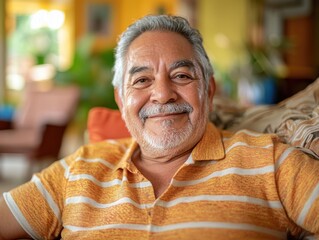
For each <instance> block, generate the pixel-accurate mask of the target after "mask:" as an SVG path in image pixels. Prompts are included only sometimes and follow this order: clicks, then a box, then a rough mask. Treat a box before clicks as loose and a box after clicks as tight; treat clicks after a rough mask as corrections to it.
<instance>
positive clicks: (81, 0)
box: [74, 0, 178, 49]
mask: <svg viewBox="0 0 319 240" xmlns="http://www.w3.org/2000/svg"><path fill="white" fill-rule="evenodd" d="M177 2H178V0H152V1H150V0H76V1H74V9H75V18H76V20H75V22H76V25H75V32H76V38H77V39H78V38H80V37H81V36H83V35H84V34H85V31H86V21H87V13H86V8H87V6H88V5H89V4H94V3H98V4H103V3H105V4H107V5H109V6H110V7H111V8H112V13H113V15H112V21H113V29H112V33H111V34H110V36H106V37H98V38H97V42H96V48H97V49H101V48H105V47H114V46H115V44H116V40H117V38H118V36H119V35H120V34H121V33H122V32H123V31H124V30H125V29H126V28H127V27H128V25H130V24H131V23H132V22H133V21H134V20H136V19H138V18H140V17H142V16H144V15H146V14H156V13H158V10H159V9H160V8H164V9H165V12H166V13H171V14H174V13H176V8H177Z"/></svg>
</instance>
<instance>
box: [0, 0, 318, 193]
mask: <svg viewBox="0 0 319 240" xmlns="http://www.w3.org/2000/svg"><path fill="white" fill-rule="evenodd" d="M162 13H169V14H174V15H175V14H177V15H181V16H183V17H185V18H187V19H188V20H189V21H190V23H191V24H192V25H193V26H194V27H196V28H198V29H199V30H200V31H201V33H202V35H203V38H204V45H205V47H206V49H207V52H208V55H209V57H210V59H211V60H212V64H213V66H214V69H215V78H216V81H217V86H218V91H217V94H218V95H219V96H221V97H224V98H225V99H230V100H232V101H234V102H236V103H238V104H240V105H241V106H244V107H247V106H254V105H261V104H276V103H278V102H280V101H282V100H284V99H286V98H287V97H290V96H292V95H293V94H295V93H297V92H298V91H300V90H302V89H304V88H305V87H306V86H307V85H309V84H310V83H312V82H314V81H315V80H316V78H317V77H318V75H319V1H316V0H223V1H220V0H0V193H2V192H3V191H7V190H9V189H10V188H12V187H14V186H16V185H17V184H21V183H23V182H24V181H26V180H29V179H30V177H31V174H32V173H33V172H35V171H39V170H41V169H42V168H43V167H45V166H47V165H48V164H50V163H52V162H53V161H55V160H57V159H59V158H62V157H63V156H65V155H67V154H70V153H72V152H73V151H75V150H76V149H77V148H78V147H79V146H81V145H82V144H84V143H86V142H87V136H86V123H87V115H88V111H89V109H91V108H92V107H95V106H103V107H109V108H112V109H116V108H117V106H116V104H115V101H114V96H113V87H112V85H111V80H112V66H113V62H114V56H113V51H114V47H115V45H116V40H117V38H118V36H119V34H120V33H121V32H123V31H124V30H125V29H126V28H127V26H128V25H129V24H130V23H132V22H133V21H134V20H136V19H137V18H139V17H142V16H144V15H146V14H162Z"/></svg>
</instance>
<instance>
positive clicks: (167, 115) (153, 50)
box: [120, 31, 212, 152]
mask: <svg viewBox="0 0 319 240" xmlns="http://www.w3.org/2000/svg"><path fill="white" fill-rule="evenodd" d="M126 62H127V66H126V68H125V72H124V76H125V77H124V84H123V85H124V86H123V99H122V104H120V105H122V109H121V110H122V113H123V117H124V120H125V121H126V124H127V127H128V129H129V130H130V132H131V134H132V136H133V137H135V138H136V140H137V141H138V143H139V144H140V145H141V147H142V149H143V148H144V149H150V150H152V151H156V150H159V151H175V152H180V151H182V150H183V149H184V150H187V148H189V149H190V148H192V147H194V145H195V144H196V143H197V142H198V141H199V140H200V138H201V137H202V135H203V133H204V130H205V127H206V123H207V119H208V108H209V106H210V105H209V104H210V102H211V101H210V100H209V98H208V95H207V93H206V91H205V83H204V79H203V75H202V72H201V70H200V66H199V65H198V63H197V61H196V60H195V52H194V50H193V49H192V46H191V44H190V43H189V42H188V41H187V40H186V39H185V38H184V37H183V36H181V35H179V34H176V33H172V32H160V31H152V32H146V33H143V34H141V35H140V36H139V37H138V38H136V39H135V40H134V41H133V42H132V44H131V45H130V47H129V49H128V53H127V61H126ZM208 93H209V94H210V95H212V91H208Z"/></svg>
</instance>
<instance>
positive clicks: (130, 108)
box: [123, 92, 143, 115]
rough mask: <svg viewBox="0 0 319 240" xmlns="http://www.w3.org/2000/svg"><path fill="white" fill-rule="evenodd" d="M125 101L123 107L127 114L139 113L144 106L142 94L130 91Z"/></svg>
mask: <svg viewBox="0 0 319 240" xmlns="http://www.w3.org/2000/svg"><path fill="white" fill-rule="evenodd" d="M124 99H125V103H124V104H123V109H124V111H123V112H124V113H125V114H129V115H135V114H137V115H138V112H139V111H140V109H141V108H142V107H143V96H142V94H137V93H133V92H130V93H128V94H126V96H125V97H124Z"/></svg>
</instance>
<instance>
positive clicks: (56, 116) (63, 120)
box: [0, 86, 80, 176]
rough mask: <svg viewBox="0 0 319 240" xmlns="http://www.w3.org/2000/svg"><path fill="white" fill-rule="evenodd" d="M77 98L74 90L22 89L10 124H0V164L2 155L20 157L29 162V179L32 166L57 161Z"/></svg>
mask: <svg viewBox="0 0 319 240" xmlns="http://www.w3.org/2000/svg"><path fill="white" fill-rule="evenodd" d="M79 97H80V91H79V89H78V88H77V87H74V86H70V87H52V88H50V89H49V90H46V91H43V90H38V89H32V88H31V89H26V91H25V95H24V99H23V101H22V104H21V106H20V107H19V108H18V109H17V111H16V114H15V115H14V118H13V120H12V121H11V122H8V121H3V120H1V121H0V160H1V155H3V154H12V153H14V154H22V155H24V156H25V157H26V158H27V159H28V160H29V161H30V164H29V166H30V167H29V174H28V175H29V176H30V174H31V171H32V167H33V166H32V165H33V163H35V162H39V161H41V160H42V159H48V158H50V159H55V160H57V159H58V158H59V152H60V148H61V144H62V140H63V137H64V134H65V131H66V129H67V127H68V125H69V123H70V122H71V121H72V119H73V117H74V113H75V110H76V108H77V105H78V100H79ZM0 164H1V163H0Z"/></svg>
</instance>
